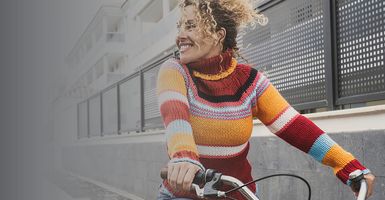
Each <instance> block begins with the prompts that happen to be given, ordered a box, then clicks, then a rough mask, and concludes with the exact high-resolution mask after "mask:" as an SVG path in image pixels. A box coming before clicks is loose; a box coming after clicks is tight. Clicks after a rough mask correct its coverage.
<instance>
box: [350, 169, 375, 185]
mask: <svg viewBox="0 0 385 200" xmlns="http://www.w3.org/2000/svg"><path fill="white" fill-rule="evenodd" d="M362 173H363V174H364V175H366V174H369V173H371V172H370V170H369V169H364V170H362ZM351 184H352V181H351V180H349V179H348V181H346V185H348V186H350V185H351Z"/></svg>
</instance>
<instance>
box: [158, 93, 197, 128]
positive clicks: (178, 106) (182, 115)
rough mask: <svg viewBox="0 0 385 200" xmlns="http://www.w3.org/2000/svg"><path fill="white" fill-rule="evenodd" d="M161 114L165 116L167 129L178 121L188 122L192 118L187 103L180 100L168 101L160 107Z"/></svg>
mask: <svg viewBox="0 0 385 200" xmlns="http://www.w3.org/2000/svg"><path fill="white" fill-rule="evenodd" d="M160 113H161V114H162V116H163V121H164V125H165V127H167V125H168V124H169V123H170V122H172V121H174V120H177V119H182V120H186V121H188V120H189V118H190V114H189V110H188V107H187V105H186V104H185V103H183V102H181V101H178V100H170V101H166V102H165V103H163V104H162V105H161V106H160Z"/></svg>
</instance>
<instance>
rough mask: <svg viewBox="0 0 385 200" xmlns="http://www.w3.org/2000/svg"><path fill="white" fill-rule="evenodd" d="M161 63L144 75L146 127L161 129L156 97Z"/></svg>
mask: <svg viewBox="0 0 385 200" xmlns="http://www.w3.org/2000/svg"><path fill="white" fill-rule="evenodd" d="M160 65H161V63H159V64H157V65H155V66H154V67H152V68H151V69H150V70H148V71H146V72H144V73H143V90H144V91H143V92H144V126H145V127H147V128H150V127H161V126H162V121H161V116H160V112H159V107H158V101H157V96H156V81H157V78H158V72H159V68H160Z"/></svg>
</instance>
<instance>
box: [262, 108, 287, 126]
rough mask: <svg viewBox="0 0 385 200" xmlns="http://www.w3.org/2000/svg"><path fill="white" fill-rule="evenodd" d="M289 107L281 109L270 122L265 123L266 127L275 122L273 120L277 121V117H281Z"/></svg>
mask: <svg viewBox="0 0 385 200" xmlns="http://www.w3.org/2000/svg"><path fill="white" fill-rule="evenodd" d="M290 107H291V106H290V105H288V106H287V107H286V108H285V109H283V110H282V111H281V112H280V113H279V114H278V115H277V116H276V117H274V118H273V119H272V120H271V121H270V122H268V123H266V126H270V125H271V124H273V123H274V122H275V120H277V119H278V118H279V117H281V115H282V114H283V113H284V112H286V110H288V109H289V108H290Z"/></svg>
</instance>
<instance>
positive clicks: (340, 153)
mask: <svg viewBox="0 0 385 200" xmlns="http://www.w3.org/2000/svg"><path fill="white" fill-rule="evenodd" d="M353 159H354V157H353V155H352V154H350V153H349V152H346V151H345V150H344V149H342V147H341V146H339V145H338V144H334V145H333V146H332V147H331V148H330V150H329V151H328V152H327V153H326V155H325V157H324V158H323V159H322V163H323V164H325V165H328V166H331V167H332V168H333V171H334V173H335V174H336V173H337V172H338V171H340V170H341V169H342V168H343V167H345V165H347V164H348V163H349V162H350V161H352V160H353Z"/></svg>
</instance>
